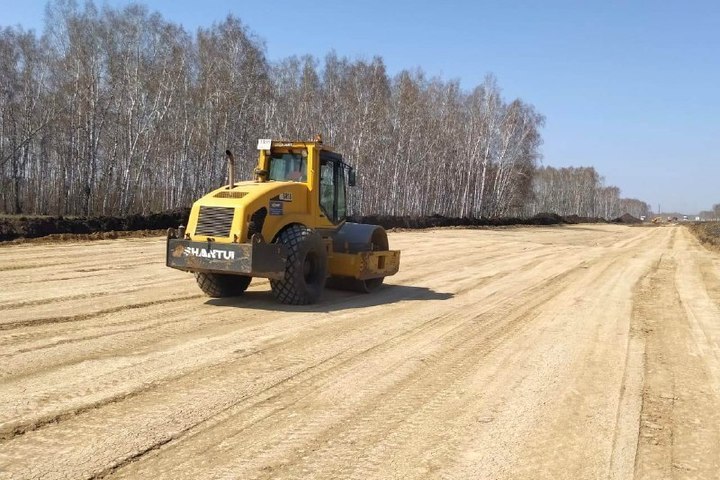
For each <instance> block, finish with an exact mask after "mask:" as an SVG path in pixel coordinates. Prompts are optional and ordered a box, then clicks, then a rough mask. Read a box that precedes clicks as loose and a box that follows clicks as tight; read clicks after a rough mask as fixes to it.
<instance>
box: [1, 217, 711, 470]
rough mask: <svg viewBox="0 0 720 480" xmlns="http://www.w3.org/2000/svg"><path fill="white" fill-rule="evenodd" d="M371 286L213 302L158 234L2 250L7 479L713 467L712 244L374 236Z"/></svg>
mask: <svg viewBox="0 0 720 480" xmlns="http://www.w3.org/2000/svg"><path fill="white" fill-rule="evenodd" d="M390 243H391V247H393V248H399V249H401V250H402V259H401V270H400V272H399V273H398V274H397V275H395V276H393V277H390V278H387V279H386V284H385V285H384V286H383V287H381V288H380V289H379V290H378V291H377V292H375V293H374V294H370V295H364V294H358V293H351V292H343V291H333V290H327V291H326V292H325V295H324V297H323V298H322V300H321V302H320V303H319V304H316V305H312V306H307V307H290V306H284V305H279V304H277V303H275V302H274V301H273V299H272V295H271V294H270V291H269V284H268V282H267V281H266V280H263V279H255V280H253V282H252V284H251V286H250V288H249V290H248V292H246V294H245V295H244V296H243V297H238V298H233V299H209V298H208V297H205V296H203V295H202V293H201V292H200V290H199V289H198V287H197V285H196V284H195V281H194V278H193V277H192V275H190V274H186V273H183V272H180V271H176V270H171V269H168V268H166V267H165V266H164V239H162V238H159V237H155V238H138V239H118V240H99V241H96V242H81V243H74V242H66V243H52V244H44V243H40V244H20V245H5V246H0V478H2V479H8V478H13V479H14V478H17V479H55V478H58V479H59V478H62V479H65V478H72V479H85V478H106V477H107V478H167V479H184V478H187V479H196V478H233V479H234V478H237V479H251V478H279V479H286V478H297V479H309V478H333V479H334V478H351V479H373V478H376V479H387V478H451V479H452V478H457V479H470V478H472V479H482V478H487V479H538V478H548V479H550V478H552V479H558V478H565V479H597V478H612V479H619V478H622V479H630V478H648V479H649V478H717V477H718V475H720V474H719V473H718V472H720V254H718V253H711V252H709V251H708V250H706V249H705V248H704V247H702V246H701V245H700V244H699V243H698V241H697V240H696V239H695V238H694V237H693V236H692V234H691V233H690V232H689V231H688V230H687V229H686V228H684V227H682V226H667V227H660V228H630V227H627V226H622V225H592V226H590V225H574V226H565V227H531V228H513V229H507V230H463V229H436V230H427V231H418V232H396V233H391V234H390Z"/></svg>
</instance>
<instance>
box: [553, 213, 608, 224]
mask: <svg viewBox="0 0 720 480" xmlns="http://www.w3.org/2000/svg"><path fill="white" fill-rule="evenodd" d="M563 220H565V223H568V224H570V225H577V224H578V223H607V220H605V219H604V218H599V217H581V216H580V215H566V216H564V217H563Z"/></svg>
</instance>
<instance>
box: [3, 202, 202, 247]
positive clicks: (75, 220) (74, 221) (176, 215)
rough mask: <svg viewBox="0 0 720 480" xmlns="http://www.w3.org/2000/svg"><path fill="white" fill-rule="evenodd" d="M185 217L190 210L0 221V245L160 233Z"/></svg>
mask: <svg viewBox="0 0 720 480" xmlns="http://www.w3.org/2000/svg"><path fill="white" fill-rule="evenodd" d="M189 215H190V209H188V208H182V209H176V210H170V211H167V212H162V213H151V214H149V215H138V214H135V215H128V216H127V217H107V216H101V217H69V218H68V217H62V216H61V217H5V218H0V241H8V240H15V239H18V238H38V237H46V236H48V235H61V234H65V235H90V234H95V233H99V232H106V233H107V232H135V231H141V230H162V229H167V228H170V227H177V226H178V225H180V224H181V223H182V224H184V223H185V222H187V218H188V216H189Z"/></svg>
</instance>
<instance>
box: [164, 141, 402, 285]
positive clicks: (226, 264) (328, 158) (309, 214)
mask: <svg viewBox="0 0 720 480" xmlns="http://www.w3.org/2000/svg"><path fill="white" fill-rule="evenodd" d="M258 149H259V155H258V161H257V167H256V168H255V178H254V180H250V181H241V182H234V181H231V183H230V184H228V185H225V186H223V187H220V188H218V189H216V190H213V191H211V192H210V193H208V194H207V195H205V196H203V197H202V198H200V199H198V200H197V201H196V202H195V203H194V204H193V207H192V209H191V212H190V217H189V220H188V224H187V226H186V227H185V228H184V229H183V228H181V229H180V230H179V232H174V231H173V232H169V235H168V246H167V265H168V266H170V267H173V268H178V269H181V270H186V271H192V272H207V273H219V274H229V275H232V274H235V275H244V276H258V277H266V278H271V279H282V278H284V277H285V276H286V273H285V272H286V267H287V266H286V265H285V261H286V259H287V256H288V254H289V253H288V252H287V249H286V248H285V246H283V245H282V244H281V242H280V241H279V239H280V235H281V232H283V231H284V230H286V229H288V228H289V227H290V226H302V227H303V228H307V229H311V230H312V231H313V232H317V234H319V235H320V237H322V241H323V245H324V248H325V252H326V255H327V268H326V275H327V277H330V278H336V279H339V280H343V279H355V280H359V281H364V282H369V281H371V280H372V279H380V281H382V278H383V277H386V276H388V275H393V274H395V273H396V272H397V271H398V269H399V263H400V252H399V251H397V250H389V249H388V245H387V235H386V233H385V231H384V229H382V227H379V226H375V225H361V224H353V223H349V222H346V220H345V205H346V191H347V190H346V189H347V186H348V184H350V185H352V184H353V182H354V181H353V180H350V178H354V171H353V169H352V167H350V166H349V165H347V164H346V163H345V162H344V161H343V160H342V157H341V156H340V155H339V154H337V153H335V152H333V151H332V149H330V148H329V147H327V146H326V145H324V144H322V143H321V142H319V141H314V142H287V141H269V140H264V141H262V140H261V141H260V142H259V145H258ZM228 155H231V154H230V153H229V152H228ZM291 168H296V171H289V170H290V169H291ZM231 175H232V174H231ZM368 284H369V283H368Z"/></svg>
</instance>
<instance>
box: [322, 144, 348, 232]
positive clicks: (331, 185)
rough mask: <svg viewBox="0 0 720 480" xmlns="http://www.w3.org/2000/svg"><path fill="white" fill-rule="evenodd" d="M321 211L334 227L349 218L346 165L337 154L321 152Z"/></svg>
mask: <svg viewBox="0 0 720 480" xmlns="http://www.w3.org/2000/svg"><path fill="white" fill-rule="evenodd" d="M320 209H321V210H322V211H323V213H324V214H325V216H326V217H327V219H328V220H330V221H331V222H332V223H333V224H334V225H337V224H338V223H340V222H342V221H343V220H345V217H346V216H347V189H346V181H345V163H343V161H342V157H341V156H340V155H338V154H336V153H331V152H320Z"/></svg>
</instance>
